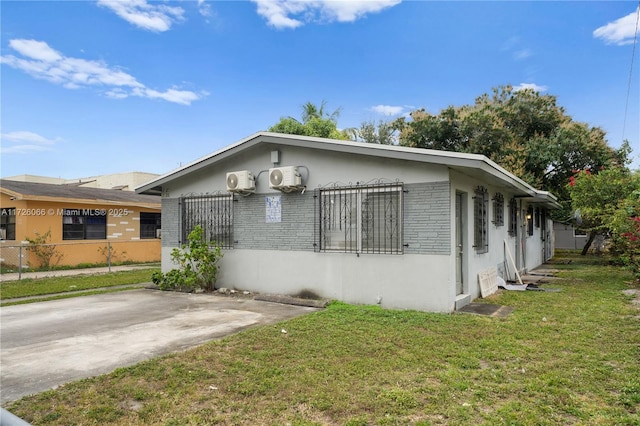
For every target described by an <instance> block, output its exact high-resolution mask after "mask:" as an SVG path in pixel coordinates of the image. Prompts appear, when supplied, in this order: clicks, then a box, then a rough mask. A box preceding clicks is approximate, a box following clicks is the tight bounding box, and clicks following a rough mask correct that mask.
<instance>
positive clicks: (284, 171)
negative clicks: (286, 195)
mask: <svg viewBox="0 0 640 426" xmlns="http://www.w3.org/2000/svg"><path fill="white" fill-rule="evenodd" d="M301 185H302V176H300V172H298V168H297V167H295V166H287V167H276V168H273V169H269V188H271V189H289V188H297V187H299V186H301Z"/></svg>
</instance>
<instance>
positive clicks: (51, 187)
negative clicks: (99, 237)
mask: <svg viewBox="0 0 640 426" xmlns="http://www.w3.org/2000/svg"><path fill="white" fill-rule="evenodd" d="M0 192H2V193H4V194H7V195H8V196H10V197H14V198H15V199H16V200H29V201H51V202H75V203H84V204H112V205H123V206H137V207H147V208H153V209H158V208H160V197H158V196H155V195H144V194H138V193H135V192H132V191H121V190H117V189H99V188H85V187H78V186H75V185H57V184H50V183H33V182H20V181H12V180H6V179H0Z"/></svg>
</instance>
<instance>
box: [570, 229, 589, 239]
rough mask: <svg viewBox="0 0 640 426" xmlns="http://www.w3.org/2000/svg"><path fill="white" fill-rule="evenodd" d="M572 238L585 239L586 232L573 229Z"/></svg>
mask: <svg viewBox="0 0 640 426" xmlns="http://www.w3.org/2000/svg"><path fill="white" fill-rule="evenodd" d="M573 236H574V237H586V236H587V231H584V230H582V229H576V228H573Z"/></svg>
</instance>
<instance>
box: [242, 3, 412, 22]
mask: <svg viewBox="0 0 640 426" xmlns="http://www.w3.org/2000/svg"><path fill="white" fill-rule="evenodd" d="M251 1H253V2H254V3H256V4H257V6H258V14H259V15H261V16H263V17H264V18H266V19H267V23H268V24H269V25H271V26H272V27H275V28H278V29H282V28H297V27H299V26H302V25H304V24H305V23H308V22H313V21H323V22H335V21H338V22H353V21H355V20H357V19H360V18H362V17H363V16H365V15H367V14H369V13H376V12H380V11H381V10H384V9H387V8H389V7H393V6H395V5H397V4H399V3H400V2H401V0H364V1H360V0H349V1H336V0H251Z"/></svg>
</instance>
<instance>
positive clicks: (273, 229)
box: [162, 182, 451, 254]
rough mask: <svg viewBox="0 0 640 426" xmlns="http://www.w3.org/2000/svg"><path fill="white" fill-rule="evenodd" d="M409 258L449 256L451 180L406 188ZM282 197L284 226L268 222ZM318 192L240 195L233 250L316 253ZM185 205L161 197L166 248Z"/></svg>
mask: <svg viewBox="0 0 640 426" xmlns="http://www.w3.org/2000/svg"><path fill="white" fill-rule="evenodd" d="M404 189H405V191H407V192H405V193H404V194H403V197H404V220H403V225H404V243H405V244H408V247H405V249H404V252H405V253H406V254H449V253H450V251H451V247H450V242H451V223H450V220H449V218H450V211H451V200H450V199H449V194H450V187H449V182H435V183H419V184H408V185H405V186H404ZM274 195H277V196H280V197H281V201H282V210H281V215H282V216H281V222H278V223H267V221H266V199H265V198H266V197H267V196H274ZM314 195H315V191H307V192H305V193H304V194H301V193H299V192H295V193H290V194H287V193H282V194H280V193H269V194H254V195H250V196H248V197H240V196H236V201H234V203H233V216H234V217H233V222H234V225H233V236H234V237H233V239H234V248H235V249H251V250H283V251H290V250H294V251H314V245H313V244H314V238H317V235H314V231H315V230H316V227H317V226H318V224H317V223H315V222H317V220H318V218H317V217H316V216H317V213H316V212H315V210H316V208H317V205H316V200H315V199H314ZM180 209H181V206H180V205H179V199H177V198H163V199H162V246H163V247H177V246H179V244H180V241H181V240H180V238H181V236H180V232H181V229H180V228H181V219H180V215H181V211H180Z"/></svg>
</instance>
